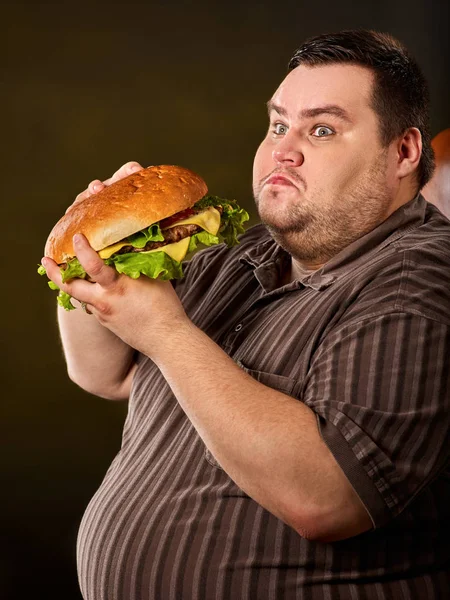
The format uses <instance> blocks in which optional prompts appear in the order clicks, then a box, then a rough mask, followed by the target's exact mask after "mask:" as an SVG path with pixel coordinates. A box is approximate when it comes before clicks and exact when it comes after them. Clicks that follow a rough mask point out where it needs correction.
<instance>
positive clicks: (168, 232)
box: [115, 224, 202, 254]
mask: <svg viewBox="0 0 450 600" xmlns="http://www.w3.org/2000/svg"><path fill="white" fill-rule="evenodd" d="M201 230H202V228H201V227H200V226H199V225H194V224H189V225H176V226H175V227H171V228H170V229H164V230H163V231H162V232H161V233H162V234H163V236H164V241H163V242H148V244H147V245H146V246H144V247H143V248H135V247H134V246H123V247H122V248H121V249H120V250H118V251H117V252H116V253H115V254H129V253H130V252H148V251H149V250H156V248H161V246H166V245H167V244H175V242H179V241H180V240H183V239H184V238H185V237H189V236H191V235H194V233H198V232H199V231H201Z"/></svg>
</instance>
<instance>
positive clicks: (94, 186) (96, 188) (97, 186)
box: [92, 183, 103, 192]
mask: <svg viewBox="0 0 450 600" xmlns="http://www.w3.org/2000/svg"><path fill="white" fill-rule="evenodd" d="M102 188H103V186H102V184H101V183H96V184H95V185H93V186H92V189H93V190H94V192H99V191H100V190H101V189H102Z"/></svg>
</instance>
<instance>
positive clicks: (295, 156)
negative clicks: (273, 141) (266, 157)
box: [272, 144, 304, 167]
mask: <svg viewBox="0 0 450 600" xmlns="http://www.w3.org/2000/svg"><path fill="white" fill-rule="evenodd" d="M272 158H273V160H274V162H276V163H277V164H279V165H283V166H285V167H299V166H300V165H301V164H302V163H303V161H304V156H303V153H302V152H300V150H295V149H294V148H292V147H287V146H286V147H282V146H281V145H280V144H279V145H278V146H277V148H276V150H274V151H273V152H272Z"/></svg>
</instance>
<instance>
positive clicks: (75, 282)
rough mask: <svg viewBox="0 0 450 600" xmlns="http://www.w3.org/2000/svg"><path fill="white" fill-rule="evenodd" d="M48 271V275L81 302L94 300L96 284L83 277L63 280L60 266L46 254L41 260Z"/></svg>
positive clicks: (87, 302)
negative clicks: (64, 281)
mask: <svg viewBox="0 0 450 600" xmlns="http://www.w3.org/2000/svg"><path fill="white" fill-rule="evenodd" d="M41 262H42V264H43V265H44V267H45V270H46V272H47V277H48V278H49V279H50V280H51V281H53V283H55V284H56V285H57V286H58V287H59V289H60V290H62V291H63V292H66V293H67V294H70V296H72V297H73V298H74V299H75V300H78V301H79V302H86V304H89V303H90V302H94V301H95V298H94V287H95V284H93V283H88V282H87V281H84V280H83V279H72V280H71V281H68V282H66V283H63V281H62V274H61V268H60V266H59V265H58V264H57V263H56V262H55V261H54V260H52V259H51V258H49V257H48V256H45V257H44V258H43V259H42V260H41Z"/></svg>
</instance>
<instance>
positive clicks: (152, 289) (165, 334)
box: [42, 234, 190, 359]
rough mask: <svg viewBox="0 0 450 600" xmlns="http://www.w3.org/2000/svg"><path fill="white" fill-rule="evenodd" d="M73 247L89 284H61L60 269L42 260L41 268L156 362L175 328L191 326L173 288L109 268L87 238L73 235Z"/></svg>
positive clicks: (72, 281) (156, 281)
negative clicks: (185, 324) (157, 355)
mask: <svg viewBox="0 0 450 600" xmlns="http://www.w3.org/2000/svg"><path fill="white" fill-rule="evenodd" d="M73 242H74V249H75V252H76V256H77V258H78V260H79V261H80V263H81V264H82V265H83V268H84V269H85V271H86V273H87V274H88V275H89V278H90V281H86V280H84V279H72V280H71V281H69V282H66V283H63V282H62V279H61V273H60V269H59V266H58V265H57V264H56V263H55V262H54V261H53V260H52V259H50V258H48V257H44V258H43V259H42V264H43V265H44V267H45V269H46V271H47V275H48V277H49V278H50V279H51V280H52V281H53V282H54V283H55V284H56V285H57V286H58V287H59V288H60V289H61V290H63V291H64V292H67V293H68V294H70V295H71V296H73V297H74V298H76V299H77V300H79V301H80V302H85V303H86V306H87V309H88V310H89V311H90V312H91V313H92V315H93V317H92V318H96V319H97V320H98V321H99V323H100V324H101V325H103V326H104V327H107V328H108V329H110V330H111V331H112V332H113V333H114V334H116V335H117V336H118V337H120V338H121V339H122V340H123V341H124V342H125V343H127V344H128V345H129V346H131V347H132V348H135V349H136V350H139V351H140V352H142V353H144V354H146V355H147V356H149V357H150V358H153V359H154V358H155V357H156V352H157V350H158V349H159V348H161V347H162V346H163V345H164V344H165V343H166V342H167V343H168V342H169V340H170V338H171V334H172V333H173V332H174V330H176V328H177V324H181V322H189V323H190V321H189V319H188V317H187V316H186V313H185V312H184V309H183V306H182V304H181V302H180V300H179V298H178V296H177V295H176V293H175V290H174V289H173V287H172V285H171V283H170V282H168V281H161V280H158V279H149V278H148V277H146V276H145V275H141V276H140V277H139V278H138V279H131V277H128V276H127V275H123V274H119V273H117V271H116V270H115V269H114V268H113V267H109V266H107V265H105V263H104V262H103V260H102V259H101V258H100V257H99V256H98V254H97V252H95V250H93V249H92V248H91V246H90V245H89V242H88V241H87V239H86V238H85V237H84V236H83V235H81V234H77V235H75V236H74V239H73Z"/></svg>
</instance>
